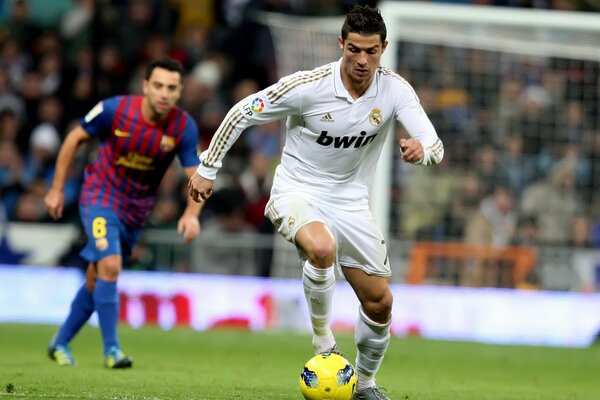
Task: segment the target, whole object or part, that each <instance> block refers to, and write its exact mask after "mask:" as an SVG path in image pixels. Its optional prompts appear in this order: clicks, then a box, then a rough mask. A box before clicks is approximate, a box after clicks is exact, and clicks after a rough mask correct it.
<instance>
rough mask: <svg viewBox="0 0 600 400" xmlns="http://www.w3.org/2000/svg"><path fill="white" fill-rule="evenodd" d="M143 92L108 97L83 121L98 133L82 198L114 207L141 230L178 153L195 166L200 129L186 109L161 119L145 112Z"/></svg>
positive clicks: (93, 133)
mask: <svg viewBox="0 0 600 400" xmlns="http://www.w3.org/2000/svg"><path fill="white" fill-rule="evenodd" d="M143 98H144V97H143V96H117V97H111V98H108V99H105V100H103V101H101V102H99V103H98V104H97V105H96V106H95V107H94V108H92V109H91V110H90V111H89V112H88V114H87V115H86V116H85V117H84V118H82V119H81V126H82V127H83V129H85V131H86V132H87V133H88V134H89V135H91V136H93V137H98V138H99V140H100V145H99V148H98V156H97V158H96V160H95V161H94V162H93V163H91V164H90V165H88V166H87V167H86V169H85V176H84V183H83V186H82V189H81V194H80V197H79V201H80V202H81V203H82V204H83V205H88V206H100V207H110V208H112V209H113V210H114V211H115V212H116V213H118V215H119V217H120V218H121V220H122V221H123V223H124V224H125V225H126V226H128V227H130V228H134V229H136V228H141V227H142V226H143V225H144V223H145V221H146V219H147V217H148V215H149V214H150V211H151V209H152V206H153V205H154V202H155V199H156V193H157V189H158V186H159V184H160V181H161V180H162V178H163V176H164V174H165V171H166V170H167V168H168V167H169V165H170V164H171V162H172V161H173V159H174V158H175V155H177V156H178V158H179V161H180V162H181V165H182V166H183V167H184V168H185V167H192V166H197V165H198V163H199V159H198V152H197V151H198V150H197V147H198V128H197V127H196V123H195V122H194V120H193V119H192V117H190V115H189V114H188V113H186V112H185V111H183V110H181V109H180V108H177V107H175V108H173V110H171V112H170V113H169V114H168V115H167V117H166V118H165V119H164V120H163V121H161V122H159V123H156V124H155V123H153V122H150V121H146V120H145V119H144V118H143V116H142V109H141V107H142V100H143Z"/></svg>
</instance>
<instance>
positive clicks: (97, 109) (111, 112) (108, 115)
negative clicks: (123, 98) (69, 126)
mask: <svg viewBox="0 0 600 400" xmlns="http://www.w3.org/2000/svg"><path fill="white" fill-rule="evenodd" d="M118 104H119V97H111V98H108V99H104V100H101V101H100V102H98V104H96V105H95V106H94V107H93V108H92V109H91V110H90V111H88V113H87V114H86V115H85V116H84V117H83V118H81V120H80V123H81V127H82V128H83V129H85V131H86V132H87V133H88V134H89V135H90V136H99V135H100V134H101V133H102V132H103V131H106V130H108V129H110V128H111V126H112V121H113V118H114V116H115V113H116V110H117V105H118Z"/></svg>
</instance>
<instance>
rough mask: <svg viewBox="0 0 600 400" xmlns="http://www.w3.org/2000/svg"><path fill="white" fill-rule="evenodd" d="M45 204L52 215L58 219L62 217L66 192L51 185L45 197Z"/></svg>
mask: <svg viewBox="0 0 600 400" xmlns="http://www.w3.org/2000/svg"><path fill="white" fill-rule="evenodd" d="M44 204H45V205H46V208H47V209H48V213H49V214H50V216H51V217H52V218H53V219H55V220H57V219H59V218H62V216H63V209H64V207H65V194H64V192H63V191H62V190H60V189H57V188H55V187H51V188H50V190H49V191H48V193H46V196H45V197H44Z"/></svg>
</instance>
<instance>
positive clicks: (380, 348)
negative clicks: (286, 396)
mask: <svg viewBox="0 0 600 400" xmlns="http://www.w3.org/2000/svg"><path fill="white" fill-rule="evenodd" d="M335 224H336V230H337V234H338V236H339V238H340V240H341V241H342V242H343V244H344V245H343V248H341V249H340V251H339V263H340V265H341V266H342V271H343V273H344V276H345V277H346V280H347V281H348V283H349V284H350V286H351V287H352V289H353V290H354V292H355V293H356V296H357V298H358V300H359V302H360V307H359V315H358V319H357V323H356V330H355V339H356V347H357V355H356V365H355V367H356V372H357V376H358V381H357V386H356V391H355V394H354V396H353V399H387V397H386V396H385V395H384V394H382V393H381V392H380V390H379V389H378V388H377V386H376V385H375V375H376V374H377V372H378V370H379V368H380V366H381V363H382V361H383V357H384V355H385V352H386V350H387V347H388V343H389V340H390V324H391V318H392V302H393V298H392V292H391V289H390V285H389V281H390V276H391V268H390V265H389V260H388V257H387V247H386V245H385V240H384V239H383V235H382V234H381V231H380V230H379V229H378V228H377V226H376V224H375V221H374V219H373V216H372V215H371V212H370V211H369V210H363V211H356V212H352V213H351V214H350V213H347V214H346V215H343V213H342V215H338V216H337V219H336V220H335Z"/></svg>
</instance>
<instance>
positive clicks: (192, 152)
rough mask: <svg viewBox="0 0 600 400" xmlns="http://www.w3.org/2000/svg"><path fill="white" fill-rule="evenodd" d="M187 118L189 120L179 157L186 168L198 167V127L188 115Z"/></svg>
mask: <svg viewBox="0 0 600 400" xmlns="http://www.w3.org/2000/svg"><path fill="white" fill-rule="evenodd" d="M185 117H186V119H187V120H186V125H185V129H184V131H183V133H182V135H183V137H182V139H181V146H179V152H178V153H177V157H179V161H180V162H181V165H182V166H183V167H184V168H188V167H197V166H198V164H199V162H200V161H199V159H198V139H199V135H198V126H197V125H196V121H194V119H193V118H192V117H190V116H189V115H188V114H185Z"/></svg>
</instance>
